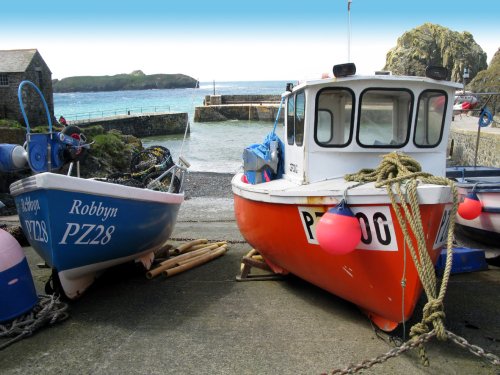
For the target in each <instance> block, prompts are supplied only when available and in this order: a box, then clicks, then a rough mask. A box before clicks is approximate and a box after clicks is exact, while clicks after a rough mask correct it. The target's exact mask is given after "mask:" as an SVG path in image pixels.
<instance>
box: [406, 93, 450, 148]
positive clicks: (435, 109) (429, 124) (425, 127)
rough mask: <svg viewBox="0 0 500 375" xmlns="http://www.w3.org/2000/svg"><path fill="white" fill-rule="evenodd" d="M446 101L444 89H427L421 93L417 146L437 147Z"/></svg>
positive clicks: (415, 139) (415, 137)
mask: <svg viewBox="0 0 500 375" xmlns="http://www.w3.org/2000/svg"><path fill="white" fill-rule="evenodd" d="M446 103H447V97H446V93H444V92H443V91H434V90H427V91H424V92H422V94H420V97H419V98H418V112H417V125H416V127H415V136H414V142H415V145H416V146H418V147H435V146H437V145H438V144H439V143H440V142H441V138H442V136H443V127H444V116H445V108H446Z"/></svg>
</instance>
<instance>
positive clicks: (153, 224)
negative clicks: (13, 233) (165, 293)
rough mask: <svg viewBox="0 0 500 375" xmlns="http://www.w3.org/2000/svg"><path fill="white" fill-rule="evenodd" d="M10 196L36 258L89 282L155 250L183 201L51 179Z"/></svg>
mask: <svg viewBox="0 0 500 375" xmlns="http://www.w3.org/2000/svg"><path fill="white" fill-rule="evenodd" d="M11 193H12V194H13V195H14V196H15V201H16V207H17V211H18V213H19V219H20V223H21V226H22V228H23V231H24V233H25V235H26V237H27V239H28V241H29V243H30V244H31V246H32V247H33V248H34V249H35V250H36V251H37V253H38V254H39V255H40V256H41V257H42V258H43V259H44V260H45V261H46V262H47V263H48V264H49V265H50V266H51V267H52V268H55V269H56V270H57V271H58V272H59V273H60V274H61V273H65V275H67V277H69V278H70V279H78V278H79V277H87V278H89V275H90V278H91V279H92V281H93V278H94V277H95V274H96V273H97V272H98V271H100V270H102V269H105V268H108V267H110V266H112V265H115V264H119V263H123V262H125V261H128V260H132V259H136V258H139V257H141V256H142V255H144V254H147V253H150V252H153V251H154V250H156V249H157V248H159V247H160V246H161V245H162V244H163V243H164V242H165V241H166V240H167V239H168V238H169V236H170V234H171V233H172V231H173V229H174V225H175V222H176V219H177V214H178V211H179V208H180V204H181V202H182V201H183V197H184V196H183V194H172V193H166V192H154V191H148V190H145V189H138V188H133V187H127V186H121V185H115V184H109V183H106V182H101V181H94V180H84V179H77V178H75V177H69V176H62V175H56V174H52V173H43V174H40V175H35V176H32V177H28V178H25V179H23V180H20V181H18V182H16V183H14V184H12V185H11ZM88 283H89V282H87V284H88ZM63 287H64V283H63ZM80 292H81V291H80Z"/></svg>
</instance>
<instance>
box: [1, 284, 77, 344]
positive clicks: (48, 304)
mask: <svg viewBox="0 0 500 375" xmlns="http://www.w3.org/2000/svg"><path fill="white" fill-rule="evenodd" d="M67 309H68V304H67V303H64V302H61V301H60V300H59V297H56V296H54V295H44V294H40V295H38V302H37V303H36V305H35V306H34V307H33V308H32V309H31V310H30V311H29V312H27V313H26V314H23V315H21V316H19V317H17V318H15V319H14V320H12V321H10V322H8V323H6V324H4V325H2V324H0V339H6V341H3V340H0V350H2V349H5V348H6V347H8V346H9V345H11V344H13V343H15V342H16V341H19V340H21V339H23V338H25V337H28V336H31V335H32V334H33V333H35V331H36V330H38V329H40V328H42V327H43V326H45V325H53V324H56V323H57V322H60V321H63V320H66V319H67V318H68V317H69V315H68V312H67Z"/></svg>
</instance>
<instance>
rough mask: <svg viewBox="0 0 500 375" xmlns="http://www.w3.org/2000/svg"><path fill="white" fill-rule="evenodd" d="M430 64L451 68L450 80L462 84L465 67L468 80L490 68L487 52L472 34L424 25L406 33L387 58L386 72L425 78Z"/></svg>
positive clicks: (449, 69)
mask: <svg viewBox="0 0 500 375" xmlns="http://www.w3.org/2000/svg"><path fill="white" fill-rule="evenodd" d="M428 65H441V66H444V67H446V68H448V71H449V75H450V76H449V77H448V79H450V80H451V81H455V82H462V74H463V71H464V67H467V68H468V69H469V74H470V76H469V79H471V80H472V79H473V78H474V77H475V76H476V74H477V73H478V72H480V71H481V70H484V69H486V68H487V67H488V64H487V63H486V53H485V52H484V51H483V50H482V48H481V47H480V46H479V45H478V44H477V43H476V42H475V41H474V38H473V36H472V34H471V33H469V32H467V31H464V32H462V33H459V32H457V31H452V30H450V29H448V28H446V27H443V26H440V25H434V24H431V23H425V24H423V25H422V26H419V27H416V28H415V29H412V30H410V31H407V32H405V33H404V34H403V35H402V36H401V37H399V38H398V41H397V44H396V47H394V48H392V49H391V50H390V51H389V52H388V53H387V55H386V64H385V67H384V70H390V71H392V73H393V74H396V75H411V76H412V75H420V76H424V75H425V68H426V66H428Z"/></svg>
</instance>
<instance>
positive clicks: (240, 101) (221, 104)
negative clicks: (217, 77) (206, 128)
mask: <svg viewBox="0 0 500 375" xmlns="http://www.w3.org/2000/svg"><path fill="white" fill-rule="evenodd" d="M280 101H281V96H280V95H207V96H205V99H204V101H203V104H204V105H203V106H201V107H196V108H195V111H194V121H196V122H213V121H227V120H245V121H274V120H275V119H276V116H277V114H278V109H279V104H280ZM280 121H283V111H282V112H281V114H280Z"/></svg>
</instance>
